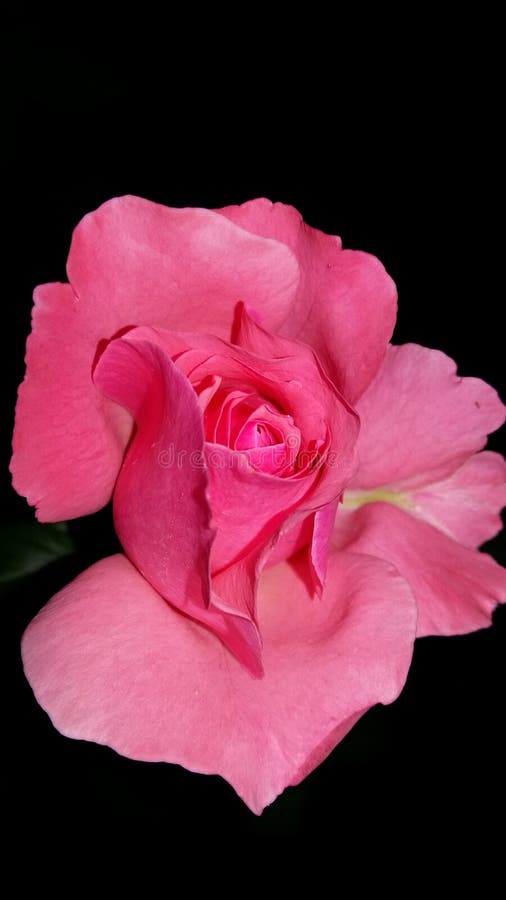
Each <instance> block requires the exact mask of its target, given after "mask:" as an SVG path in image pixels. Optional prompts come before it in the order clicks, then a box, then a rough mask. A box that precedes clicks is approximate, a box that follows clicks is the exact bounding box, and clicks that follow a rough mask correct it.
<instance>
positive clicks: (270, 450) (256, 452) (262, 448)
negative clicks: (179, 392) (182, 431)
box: [204, 387, 301, 477]
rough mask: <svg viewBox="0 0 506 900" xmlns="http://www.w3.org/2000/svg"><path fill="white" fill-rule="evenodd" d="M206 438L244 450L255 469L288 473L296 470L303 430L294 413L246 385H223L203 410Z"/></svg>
mask: <svg viewBox="0 0 506 900" xmlns="http://www.w3.org/2000/svg"><path fill="white" fill-rule="evenodd" d="M204 429H205V436H206V440H207V441H208V442H209V443H213V444H223V445H225V446H226V447H230V449H231V450H237V451H240V452H241V453H244V454H245V455H246V457H247V458H248V462H249V464H250V465H251V467H252V468H253V469H256V470H257V471H261V472H265V473H268V474H271V475H278V476H283V477H286V476H288V475H292V474H293V472H294V470H295V464H296V460H297V455H298V452H299V449H300V446H301V434H300V431H299V429H298V428H297V426H296V425H295V423H294V420H293V418H292V416H290V415H288V414H287V413H285V412H284V411H283V410H282V409H280V408H279V407H278V406H277V404H276V403H274V402H273V401H272V400H269V399H267V398H265V397H262V396H261V395H259V394H257V393H255V392H253V391H249V390H248V389H247V388H246V389H243V388H237V387H220V388H219V389H218V390H217V391H216V393H215V394H214V395H213V396H212V398H211V399H210V401H209V403H208V404H207V407H206V409H205V411H204Z"/></svg>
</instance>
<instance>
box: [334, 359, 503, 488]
mask: <svg viewBox="0 0 506 900" xmlns="http://www.w3.org/2000/svg"><path fill="white" fill-rule="evenodd" d="M357 410H358V413H359V415H360V419H361V422H362V428H361V431H360V435H359V439H358V453H359V457H360V468H359V469H358V471H357V474H356V476H355V478H354V479H353V480H352V482H351V484H350V487H351V488H361V489H369V488H373V487H377V486H378V485H394V484H399V483H407V485H406V486H411V487H414V486H420V485H424V484H431V483H432V482H434V481H436V480H440V479H442V478H445V477H447V476H448V475H451V474H452V473H453V472H454V471H455V469H456V468H458V466H460V465H461V464H462V463H463V462H464V461H465V460H466V459H467V458H468V457H469V456H471V454H472V453H475V452H476V451H477V450H481V448H482V447H483V446H484V445H485V442H486V435H487V434H489V433H490V432H491V431H495V429H496V428H499V426H500V425H501V424H502V423H503V421H504V406H503V404H502V403H501V401H500V399H499V397H498V396H497V392H496V391H495V390H494V389H493V388H491V387H490V386H489V385H488V384H485V382H484V381H481V380H480V379H478V378H459V377H458V376H457V374H456V366H455V363H454V362H453V361H452V360H451V359H450V358H449V357H448V356H445V354H444V353H441V352H440V351H439V350H429V349H427V347H419V346H418V345H416V344H404V345H402V346H400V347H389V349H388V353H387V356H386V359H385V362H384V364H383V366H382V368H381V370H380V372H379V374H378V375H377V377H376V378H375V380H374V382H373V384H372V385H371V386H370V388H369V390H368V391H367V393H366V394H364V396H363V397H362V399H361V400H360V403H359V404H358V406H357Z"/></svg>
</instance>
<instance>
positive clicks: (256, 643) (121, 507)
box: [94, 335, 261, 672]
mask: <svg viewBox="0 0 506 900" xmlns="http://www.w3.org/2000/svg"><path fill="white" fill-rule="evenodd" d="M94 379H95V383H96V384H97V386H98V387H99V388H100V390H102V391H103V392H104V394H106V395H107V396H108V397H110V398H111V399H113V400H115V401H116V402H117V403H121V404H122V405H123V406H125V407H126V408H127V409H128V410H129V411H130V412H131V413H132V415H133V416H134V418H135V420H136V422H137V431H136V433H135V435H134V437H133V439H132V442H131V444H130V446H129V448H128V451H127V454H126V457H125V460H124V463H123V466H122V468H121V471H120V474H119V476H118V480H117V483H116V488H115V491H114V521H115V526H116V531H117V533H118V537H119V539H120V541H121V543H122V545H123V547H124V548H125V551H126V553H127V555H128V557H129V559H130V560H131V561H132V562H133V563H134V565H135V566H136V567H137V568H138V570H139V571H140V572H141V573H142V574H143V575H144V577H145V578H146V579H147V580H148V581H149V583H150V584H151V585H152V586H153V587H154V588H155V589H156V590H157V591H158V592H159V593H160V594H161V595H162V597H165V598H166V599H167V600H168V601H169V602H170V603H172V604H173V605H174V606H175V607H177V608H178V609H180V610H182V611H183V612H185V613H186V614H187V615H189V616H192V617H193V618H196V619H198V621H200V622H203V623H205V624H206V625H207V626H208V627H209V628H211V629H212V630H213V631H214V633H215V634H217V635H218V636H219V637H220V639H221V640H223V641H224V642H225V643H226V645H227V646H228V647H229V648H230V649H231V650H232V652H234V653H235V654H236V655H238V656H239V658H240V659H241V660H242V662H243V663H244V665H246V666H247V667H248V668H250V669H253V670H254V671H256V672H258V671H259V670H260V668H261V667H260V662H259V659H260V640H259V636H258V632H257V629H256V626H255V625H254V623H253V622H250V621H246V620H245V619H244V614H243V611H242V609H240V608H239V609H238V610H237V612H238V615H237V616H236V617H235V619H231V618H230V617H228V616H224V615H223V613H222V611H221V610H217V609H214V608H213V607H212V606H210V579H209V556H210V550H211V544H212V541H213V537H214V531H213V529H212V528H211V527H210V515H211V514H210V509H209V505H208V502H207V497H206V491H207V484H208V482H207V475H206V470H205V466H204V457H203V446H204V433H203V426H202V413H201V411H200V407H199V403H198V397H197V395H196V394H195V392H194V390H193V388H192V386H191V385H190V383H189V381H188V380H187V378H185V376H184V375H182V374H181V372H179V371H178V369H177V368H176V367H175V365H174V364H173V363H172V361H171V360H170V359H169V358H168V356H167V355H166V354H165V353H164V351H163V350H162V349H161V348H160V347H157V346H155V345H154V344H151V343H149V342H148V341H145V340H135V339H134V338H132V337H131V335H130V336H129V337H128V339H125V340H121V339H119V340H115V341H111V343H110V344H109V345H108V347H107V348H106V350H105V351H104V353H103V354H102V356H101V358H100V360H99V361H98V363H97V366H96V368H95V372H94ZM252 654H253V660H252Z"/></svg>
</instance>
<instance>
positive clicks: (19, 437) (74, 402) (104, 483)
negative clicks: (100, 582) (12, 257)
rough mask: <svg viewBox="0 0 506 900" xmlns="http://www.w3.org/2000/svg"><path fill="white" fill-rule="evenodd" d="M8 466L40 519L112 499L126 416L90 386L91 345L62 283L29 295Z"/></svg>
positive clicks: (87, 510)
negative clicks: (28, 321) (30, 301)
mask: <svg viewBox="0 0 506 900" xmlns="http://www.w3.org/2000/svg"><path fill="white" fill-rule="evenodd" d="M34 302H35V305H34V309H33V319H32V333H31V335H30V337H29V338H28V342H27V349H26V366H27V368H26V375H25V380H24V381H23V383H22V384H21V386H20V388H19V394H18V403H17V407H16V426H15V429H14V438H13V449H14V453H13V457H12V462H11V472H12V475H13V484H14V487H15V489H16V491H17V492H18V493H19V494H22V495H23V496H25V497H26V498H27V500H28V502H29V503H31V504H32V505H34V506H36V508H37V518H38V519H39V520H40V521H41V522H54V521H57V520H59V519H72V518H74V517H75V516H82V515H87V514H88V513H92V512H96V510H97V509H100V508H101V507H102V506H104V505H105V504H106V503H107V502H108V501H109V500H110V498H111V494H112V489H113V487H114V482H115V480H116V477H117V474H118V471H119V467H120V465H121V460H122V458H123V453H124V449H125V446H126V443H127V441H128V437H129V435H130V431H131V427H132V419H131V416H129V415H128V413H126V412H125V410H122V409H120V408H119V407H118V406H116V405H115V404H113V403H111V402H110V401H109V400H107V399H105V397H103V396H102V394H100V393H99V391H97V389H96V388H95V387H94V386H93V383H92V380H91V369H92V364H93V357H94V355H95V350H96V346H95V343H94V342H93V341H92V340H90V336H89V333H88V325H87V324H84V323H83V315H82V306H81V304H80V302H79V300H78V299H77V298H76V296H75V295H74V292H73V291H72V288H71V287H70V285H69V284H44V285H41V286H40V287H38V288H37V289H36V291H35V294H34Z"/></svg>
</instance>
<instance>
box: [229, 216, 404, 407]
mask: <svg viewBox="0 0 506 900" xmlns="http://www.w3.org/2000/svg"><path fill="white" fill-rule="evenodd" d="M218 212H220V213H221V214H222V215H223V216H226V217H227V218H229V219H231V220H232V221H233V222H236V223H237V224H238V225H241V227H242V228H245V229H247V230H248V231H249V232H252V233H253V234H256V235H261V236H263V237H269V238H274V239H275V240H276V241H279V242H280V243H281V244H283V245H286V246H287V247H290V249H291V250H292V251H293V253H294V255H295V256H296V258H297V260H298V262H299V267H300V281H299V284H298V290H297V295H296V299H295V302H294V304H293V306H292V307H291V308H290V310H289V313H288V315H287V316H286V317H285V319H284V321H283V323H282V324H281V326H280V327H277V328H276V329H275V330H276V331H279V332H280V333H281V334H283V335H286V336H287V337H291V338H299V339H300V340H302V341H304V342H305V343H307V344H309V345H310V346H311V347H312V348H313V349H314V350H315V351H316V352H317V354H318V356H319V358H320V360H321V362H322V363H323V364H324V366H325V367H326V369H327V372H328V374H329V375H330V377H331V378H332V379H333V381H334V382H335V384H336V386H337V387H338V388H339V390H340V391H341V392H342V393H343V394H344V396H345V397H346V398H347V399H348V400H349V401H350V402H351V403H354V402H355V401H356V400H357V398H358V397H360V396H361V394H362V393H363V392H364V390H365V389H366V388H367V386H368V385H369V384H370V382H371V381H372V379H373V378H374V376H375V374H376V372H377V371H378V369H379V367H380V365H381V362H382V360H383V358H384V355H385V349H386V346H387V343H388V341H389V339H390V337H391V335H392V331H393V327H394V324H395V318H396V313H397V293H396V289H395V285H394V283H393V281H392V279H391V278H390V277H389V276H388V275H387V273H386V272H385V269H384V267H383V266H382V264H381V263H380V262H379V260H377V259H376V258H375V257H374V256H370V255H369V254H368V253H362V252H360V251H355V250H342V248H341V241H340V240H339V238H337V237H332V236H330V235H328V234H323V232H321V231H318V230H317V229H316V228H311V227H310V226H309V225H306V224H305V222H304V221H303V220H302V217H301V215H300V214H299V213H298V212H297V210H295V209H294V208H293V207H291V206H285V205H284V204H282V203H271V202H270V201H269V200H265V199H260V200H251V201H249V202H248V203H244V204H243V205H242V206H228V207H226V208H225V209H221V210H218ZM241 299H245V298H241ZM253 306H256V304H253ZM264 323H265V324H266V325H267V327H268V328H270V329H273V326H274V323H273V322H272V321H271V320H269V319H268V318H267V317H266V318H265V319H262V324H264Z"/></svg>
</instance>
